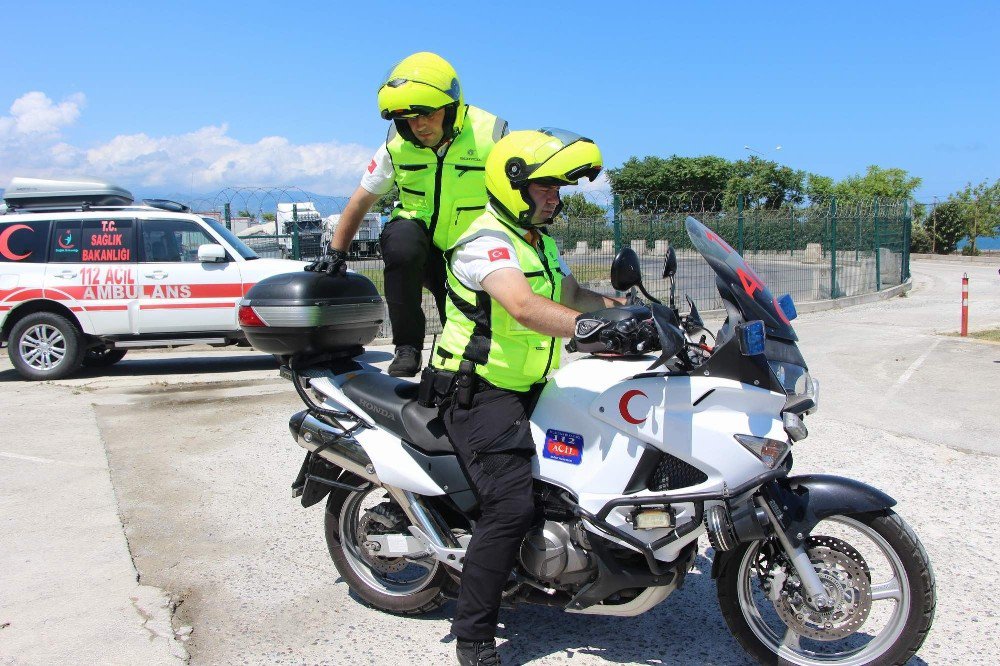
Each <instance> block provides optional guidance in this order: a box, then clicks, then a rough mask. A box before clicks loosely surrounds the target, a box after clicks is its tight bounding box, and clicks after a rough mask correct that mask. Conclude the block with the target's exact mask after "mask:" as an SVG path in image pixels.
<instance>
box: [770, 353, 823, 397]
mask: <svg viewBox="0 0 1000 666" xmlns="http://www.w3.org/2000/svg"><path fill="white" fill-rule="evenodd" d="M767 363H768V365H770V366H771V372H773V373H774V376H775V377H777V378H778V381H779V382H780V383H781V386H782V388H784V389H785V393H786V394H788V395H810V394H811V392H812V390H813V379H812V377H811V376H810V375H809V371H808V370H806V369H805V368H803V367H802V366H801V365H796V364H794V363H786V362H785V361H768V362H767Z"/></svg>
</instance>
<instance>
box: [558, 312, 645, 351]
mask: <svg viewBox="0 0 1000 666" xmlns="http://www.w3.org/2000/svg"><path fill="white" fill-rule="evenodd" d="M659 341H660V336H659V334H658V333H657V332H656V326H655V325H654V324H653V321H652V320H651V319H645V320H639V319H635V318H629V319H622V320H621V321H610V320H608V319H604V318H602V317H597V316H594V315H592V314H582V315H580V316H579V317H577V318H576V331H575V333H574V335H573V339H572V340H570V342H569V344H568V345H566V348H567V349H569V351H581V352H585V353H589V354H616V355H619V356H638V355H642V354H645V353H647V352H649V351H652V350H653V349H655V348H656V347H657V346H658V344H659Z"/></svg>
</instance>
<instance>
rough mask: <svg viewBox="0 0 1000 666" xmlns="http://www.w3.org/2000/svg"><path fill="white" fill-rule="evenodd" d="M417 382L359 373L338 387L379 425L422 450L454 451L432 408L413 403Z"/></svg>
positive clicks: (453, 452) (378, 373) (442, 425)
mask: <svg viewBox="0 0 1000 666" xmlns="http://www.w3.org/2000/svg"><path fill="white" fill-rule="evenodd" d="M418 387H419V384H417V383H416V382H411V381H408V380H406V379H400V378H398V377H391V376H389V375H384V374H382V373H381V372H363V373H361V374H359V375H356V376H354V377H352V378H351V379H349V380H347V381H346V382H345V383H344V384H343V386H341V390H343V392H344V394H345V395H346V396H347V397H348V398H350V399H351V400H353V401H354V402H355V403H357V404H358V405H359V406H360V407H361V408H362V409H364V410H365V412H366V413H367V414H368V415H369V416H370V417H371V418H372V420H373V421H375V423H377V424H378V425H379V426H381V427H382V428H384V429H386V430H388V431H389V432H391V433H392V434H394V435H396V436H397V437H399V438H400V439H403V440H406V441H407V442H409V443H410V444H413V445H414V446H415V447H417V448H418V449H420V450H421V451H424V452H425V453H439V454H440V453H448V454H451V455H454V454H455V449H454V447H452V445H451V441H450V440H449V439H448V435H447V433H446V432H445V429H444V423H443V422H442V421H441V418H440V417H439V416H438V410H437V408H436V407H421V406H420V404H419V403H418V402H417V389H418Z"/></svg>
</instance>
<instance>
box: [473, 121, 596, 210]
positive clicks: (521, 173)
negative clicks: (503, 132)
mask: <svg viewBox="0 0 1000 666" xmlns="http://www.w3.org/2000/svg"><path fill="white" fill-rule="evenodd" d="M602 166H603V162H602V160H601V151H600V149H599V148H598V147H597V144H595V143H594V142H593V141H591V140H590V139H587V138H585V137H582V136H580V135H579V134H575V133H573V132H568V131H566V130H560V129H555V128H552V127H543V128H542V129H540V130H520V131H517V132H511V133H510V134H508V135H507V136H505V137H504V138H502V139H500V140H499V141H497V143H496V145H495V146H493V150H492V151H490V156H489V157H488V158H486V193H487V195H488V196H489V199H490V203H491V204H492V205H493V208H494V209H496V210H497V211H498V212H499V213H501V214H503V215H504V216H505V217H508V218H509V219H510V220H511V221H513V222H516V223H517V224H519V225H521V226H532V216H533V215H534V213H535V202H534V201H533V200H532V199H531V196H530V195H529V194H528V184H529V183H539V184H542V185H576V182H577V181H578V180H579V179H580V178H583V177H586V178H588V179H589V180H590V181H591V182H593V180H594V179H595V178H597V174H599V173H601V167H602ZM560 210H562V202H560V203H559V205H558V206H557V207H556V210H555V212H553V213H552V217H555V216H556V215H558V214H559V211H560ZM551 221H552V218H549V219H547V220H545V221H544V222H543V224H547V223H549V222H551Z"/></svg>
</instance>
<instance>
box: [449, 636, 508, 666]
mask: <svg viewBox="0 0 1000 666" xmlns="http://www.w3.org/2000/svg"><path fill="white" fill-rule="evenodd" d="M455 651H456V652H457V654H458V665H459V666H500V655H498V654H497V642H496V641H464V640H462V639H461V638H459V639H458V641H457V643H456V648H455Z"/></svg>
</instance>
